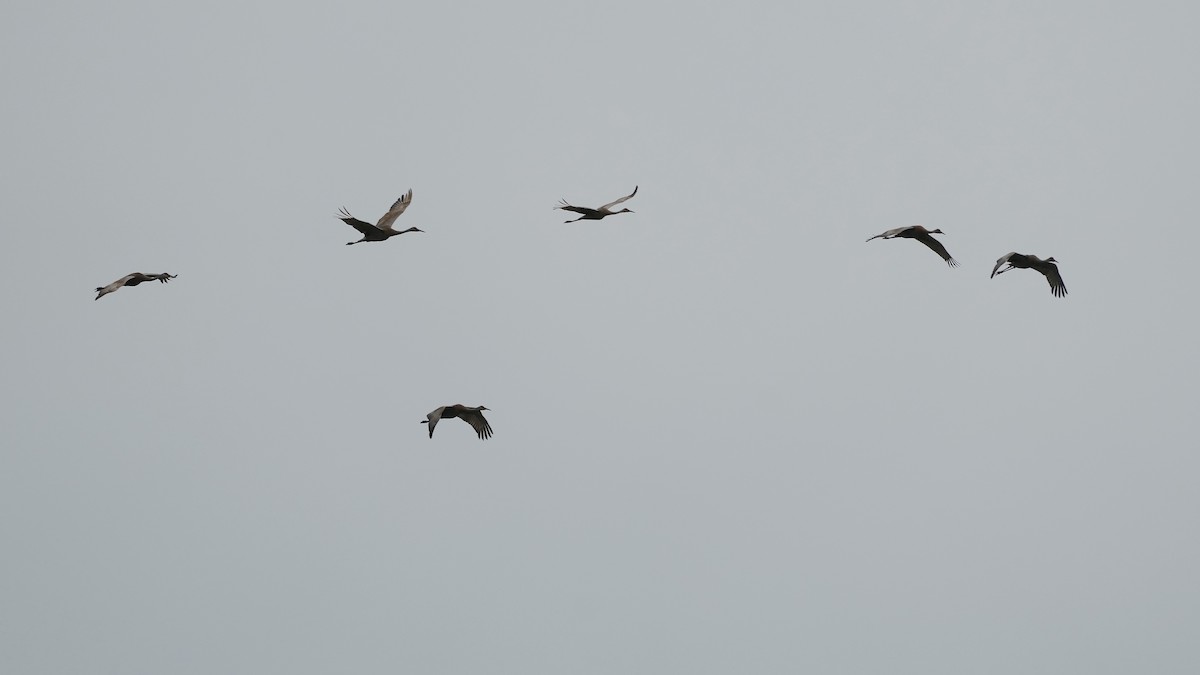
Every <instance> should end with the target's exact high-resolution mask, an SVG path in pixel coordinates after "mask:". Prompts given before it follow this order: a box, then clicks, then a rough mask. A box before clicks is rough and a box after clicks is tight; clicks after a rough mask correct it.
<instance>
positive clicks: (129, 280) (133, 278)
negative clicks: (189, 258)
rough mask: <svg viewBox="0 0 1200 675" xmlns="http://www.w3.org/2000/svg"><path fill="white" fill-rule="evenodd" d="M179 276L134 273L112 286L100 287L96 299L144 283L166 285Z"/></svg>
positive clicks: (164, 273)
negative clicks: (152, 282)
mask: <svg viewBox="0 0 1200 675" xmlns="http://www.w3.org/2000/svg"><path fill="white" fill-rule="evenodd" d="M177 276H179V275H178V274H168V273H166V272H163V273H162V274H146V273H144V272H134V273H133V274H126V275H125V276H123V277H121V278H120V279H117V280H116V281H114V282H112V283H111V284H109V285H107V286H100V287H98V288H97V289H96V299H97V300H99V299H100V298H103V297H104V296H106V295H108V294H109V293H113V292H115V291H116V290H117V289H120V288H123V287H125V286H137V285H138V284H140V283H142V282H143V281H158V282H159V283H164V284H165V283H167V282H168V281H170V280H171V279H174V278H175V277H177Z"/></svg>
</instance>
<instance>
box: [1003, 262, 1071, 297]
mask: <svg viewBox="0 0 1200 675" xmlns="http://www.w3.org/2000/svg"><path fill="white" fill-rule="evenodd" d="M1057 262H1058V261H1057V260H1055V259H1054V256H1050V257H1049V258H1046V259H1045V260H1042V259H1041V258H1039V257H1037V256H1036V255H1027V254H1024V253H1016V252H1013V253H1005V254H1004V255H1003V256H1001V257H1000V259H999V260H997V261H996V266H995V267H993V268H992V278H994V277H995V276H996V275H997V274H1004V273H1005V272H1007V271H1009V270H1014V269H1018V268H1021V269H1034V270H1037V271H1039V272H1041V273H1042V274H1043V275H1045V277H1046V281H1048V282H1050V293H1051V294H1052V295H1053V296H1054V297H1056V298H1061V297H1064V296H1066V294H1067V286H1066V284H1064V283H1063V279H1062V275H1061V274H1059V273H1058V265H1056V264H1055V263H1057ZM1004 263H1008V267H1005V268H1004V269H1000V266H1001V265H1003V264H1004Z"/></svg>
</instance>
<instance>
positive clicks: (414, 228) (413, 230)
mask: <svg viewBox="0 0 1200 675" xmlns="http://www.w3.org/2000/svg"><path fill="white" fill-rule="evenodd" d="M424 231H425V230H422V229H421V228H419V227H410V228H408V229H407V230H405V232H424Z"/></svg>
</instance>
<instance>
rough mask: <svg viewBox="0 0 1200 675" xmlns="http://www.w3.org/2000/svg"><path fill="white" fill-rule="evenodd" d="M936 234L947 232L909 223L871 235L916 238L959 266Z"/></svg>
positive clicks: (948, 262)
mask: <svg viewBox="0 0 1200 675" xmlns="http://www.w3.org/2000/svg"><path fill="white" fill-rule="evenodd" d="M935 234H945V232H942V231H941V230H927V229H925V228H924V227H921V226H920V225H909V226H908V227H897V228H896V229H894V230H888V231H887V232H884V233H882V234H877V235H875V236H874V237H871V239H879V238H880V237H882V238H884V239H895V238H896V237H902V238H904V239H916V240H917V241H919V242H921V243H922V244H925V245H926V246H928V247H929V248H931V249H933V252H934V253H936V254H938V255H940V256H942V260H945V261H946V264H948V265H950V266H951V267H957V266H958V261H957V260H955V259H954V258H951V257H950V253H949V252H947V251H946V247H945V246H942V242H940V241H938V240H937V239H934V238H933V236H932V235H935ZM871 239H868V240H867V241H871Z"/></svg>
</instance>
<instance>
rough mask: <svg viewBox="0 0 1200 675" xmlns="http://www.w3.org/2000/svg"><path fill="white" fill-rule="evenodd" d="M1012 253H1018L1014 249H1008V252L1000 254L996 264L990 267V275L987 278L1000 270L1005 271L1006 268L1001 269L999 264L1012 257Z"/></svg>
mask: <svg viewBox="0 0 1200 675" xmlns="http://www.w3.org/2000/svg"><path fill="white" fill-rule="evenodd" d="M1014 255H1018V253H1017V252H1016V251H1010V252H1008V253H1005V254H1004V255H1002V256H1000V259H999V260H997V261H996V266H995V267H993V268H992V276H991V277H989V278H994V277H995V276H996V275H997V274H999V273H1000V272H1004V271H1007V270H1001V269H1000V266H1001V265H1003V264H1004V263H1006V262H1008V259H1009V258H1011V257H1013V256H1014Z"/></svg>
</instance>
